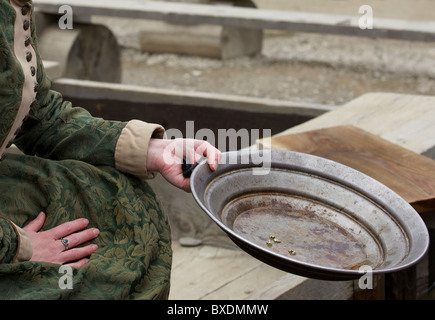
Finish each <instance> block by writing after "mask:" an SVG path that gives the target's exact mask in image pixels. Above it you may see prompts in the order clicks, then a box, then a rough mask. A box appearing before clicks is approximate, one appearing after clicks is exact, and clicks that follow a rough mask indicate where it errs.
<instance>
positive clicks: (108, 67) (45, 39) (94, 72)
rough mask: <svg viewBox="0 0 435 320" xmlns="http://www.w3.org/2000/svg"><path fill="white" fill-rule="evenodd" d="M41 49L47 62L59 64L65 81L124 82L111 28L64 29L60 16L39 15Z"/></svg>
mask: <svg viewBox="0 0 435 320" xmlns="http://www.w3.org/2000/svg"><path fill="white" fill-rule="evenodd" d="M35 19H36V23H37V32H38V46H39V51H40V53H41V56H42V57H43V58H44V59H45V60H49V61H55V62H58V63H59V68H60V70H61V71H60V75H61V76H62V77H67V78H74V79H81V80H93V81H103V82H120V81H121V73H122V70H121V52H120V48H119V45H118V42H117V39H116V37H115V35H114V34H113V33H112V31H110V30H109V29H108V28H107V27H105V26H102V25H95V24H86V23H74V24H73V29H60V28H59V26H58V17H57V16H56V15H46V14H38V15H35Z"/></svg>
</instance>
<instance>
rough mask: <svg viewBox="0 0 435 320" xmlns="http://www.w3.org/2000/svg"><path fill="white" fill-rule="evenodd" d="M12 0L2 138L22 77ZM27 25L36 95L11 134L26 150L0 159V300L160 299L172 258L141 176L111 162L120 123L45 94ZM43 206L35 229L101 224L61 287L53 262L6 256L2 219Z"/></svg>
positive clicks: (0, 95)
mask: <svg viewBox="0 0 435 320" xmlns="http://www.w3.org/2000/svg"><path fill="white" fill-rule="evenodd" d="M11 1H13V0H0V140H1V143H3V144H4V143H5V139H6V136H7V134H8V132H10V128H11V126H12V123H13V121H14V119H15V118H16V115H17V112H18V109H19V106H20V104H21V100H22V92H23V83H24V75H23V67H22V65H21V64H20V63H19V62H18V60H17V56H16V54H15V53H14V41H16V40H15V36H14V23H15V19H16V15H17V12H16V11H14V9H13V8H12V6H11ZM14 2H15V3H18V4H20V3H21V4H25V3H26V2H27V1H18V0H15V1H14ZM29 3H30V2H29ZM30 4H31V3H30ZM29 28H30V30H31V35H32V36H31V38H30V39H26V41H28V42H29V43H26V45H29V44H30V46H32V48H33V49H34V52H36V57H33V59H36V60H35V61H36V63H37V68H36V70H37V72H36V74H35V75H34V77H35V79H36V82H35V88H34V89H35V94H36V96H35V99H34V101H33V103H32V104H31V106H30V110H29V112H28V115H27V117H26V119H25V121H24V122H23V123H22V125H21V126H20V131H19V132H18V133H17V135H16V136H15V138H14V140H13V143H14V144H15V145H17V146H18V147H19V148H20V149H21V150H22V151H23V153H25V155H17V154H10V153H6V154H5V155H4V156H3V159H2V161H1V162H0V216H1V218H0V299H166V298H167V297H168V294H169V283H170V271H171V256H172V251H171V236H170V228H169V224H168V219H167V217H166V215H165V214H164V212H163V210H162V207H161V205H160V204H159V202H158V200H157V199H156V196H155V194H154V193H153V191H152V190H151V188H150V187H149V186H148V184H147V183H146V182H145V180H140V179H138V178H135V177H134V176H132V175H128V174H125V173H122V172H120V171H118V170H116V169H115V165H114V150H115V146H116V142H117V139H118V137H119V135H120V133H121V130H122V129H123V128H124V127H125V125H126V123H123V122H116V121H106V120H103V119H99V118H94V117H92V116H91V115H90V114H89V113H88V112H87V111H85V110H84V109H82V108H78V107H73V106H72V105H71V103H69V102H66V101H64V100H63V99H62V96H61V94H60V93H58V92H54V91H52V90H50V81H49V79H48V78H47V76H46V75H45V73H44V69H43V66H42V60H41V58H40V57H39V54H38V50H37V39H36V36H35V30H34V24H33V22H32V21H31V22H30V26H29ZM16 31H17V30H15V32H16ZM32 72H33V70H32ZM41 211H43V212H45V213H46V215H47V218H46V221H45V224H44V227H43V230H46V229H51V228H53V227H55V226H57V225H59V224H62V223H64V222H67V221H71V220H73V219H77V218H80V217H84V218H87V219H89V221H90V223H89V227H96V228H98V229H99V230H100V234H99V236H98V237H97V238H96V239H94V240H93V241H92V243H95V244H97V245H98V250H97V251H96V252H95V253H94V254H92V255H91V256H90V260H89V262H88V263H87V264H86V265H85V266H83V267H81V268H78V269H73V270H72V278H71V280H72V282H71V283H70V285H69V286H68V287H66V288H65V286H64V285H61V284H62V281H63V280H62V279H64V275H65V272H64V271H63V270H62V269H61V268H60V267H61V266H60V265H57V264H51V263H43V262H32V261H22V262H12V260H13V258H14V256H15V254H16V251H17V247H18V246H19V243H18V237H17V234H16V232H15V231H14V228H13V227H12V225H11V223H10V222H13V223H14V224H16V225H17V226H19V227H23V226H25V225H26V224H27V223H29V222H30V221H31V220H33V219H34V218H35V217H36V216H37V214H38V213H39V212H41Z"/></svg>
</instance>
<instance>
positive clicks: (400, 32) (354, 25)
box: [34, 0, 435, 41]
mask: <svg viewBox="0 0 435 320" xmlns="http://www.w3.org/2000/svg"><path fill="white" fill-rule="evenodd" d="M34 5H35V8H36V9H37V10H38V11H40V12H44V13H49V14H58V10H59V7H60V6H61V5H69V6H71V7H72V8H73V12H74V17H75V19H76V21H78V22H80V20H81V19H83V20H84V21H86V22H87V21H89V16H92V15H102V16H116V17H125V18H135V19H150V20H161V21H166V22H171V23H179V24H214V25H222V26H231V27H238V28H251V29H263V30H264V29H274V30H286V31H293V32H316V33H318V32H321V33H331V34H343V35H353V36H363V37H377V38H394V39H407V40H417V41H434V40H435V23H434V22H432V21H399V20H392V19H382V18H376V19H375V20H374V27H373V29H361V28H359V18H360V16H358V15H355V16H345V15H332V14H317V13H307V12H294V11H282V10H266V9H254V8H241V7H230V6H225V5H209V4H205V5H204V4H187V3H169V2H164V3H162V2H157V1H140V2H139V1H132V0H124V1H107V0H96V1H87V0H34Z"/></svg>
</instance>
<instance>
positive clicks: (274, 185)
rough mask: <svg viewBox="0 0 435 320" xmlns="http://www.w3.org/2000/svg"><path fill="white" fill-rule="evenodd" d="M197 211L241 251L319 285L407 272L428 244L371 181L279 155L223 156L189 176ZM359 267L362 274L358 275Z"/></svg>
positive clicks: (327, 164)
mask: <svg viewBox="0 0 435 320" xmlns="http://www.w3.org/2000/svg"><path fill="white" fill-rule="evenodd" d="M191 188H192V193H193V196H194V198H195V200H196V201H197V203H198V204H199V206H200V207H201V208H202V209H203V210H204V211H205V212H206V213H207V214H208V216H209V217H210V218H211V219H212V220H213V221H214V222H215V223H216V224H217V225H218V226H219V227H220V228H222V229H223V230H224V231H225V232H226V233H227V235H228V236H229V237H230V238H231V239H232V240H233V241H234V243H236V244H237V245H238V246H239V247H240V248H242V249H243V250H244V251H246V252H247V253H249V254H251V255H252V256H254V257H255V258H257V259H259V260H261V261H263V262H265V263H267V264H269V265H271V266H274V267H276V268H279V269H281V270H284V271H287V272H290V273H294V274H298V275H301V276H304V277H310V278H317V279H324V280H350V279H356V278H359V277H361V273H362V271H361V270H363V272H364V273H365V272H367V271H368V270H369V271H371V272H372V273H373V274H381V273H389V272H395V271H399V270H402V269H405V268H408V267H410V266H411V265H413V264H415V263H416V262H417V261H418V260H419V259H421V258H422V256H423V255H424V253H425V252H426V251H427V249H428V246H429V234H428V231H427V228H426V226H425V224H424V222H423V220H422V219H421V218H420V216H419V214H418V213H417V212H416V211H415V210H414V209H413V208H412V207H411V206H410V205H409V204H408V203H407V202H406V201H405V200H404V199H403V198H401V197H400V196H399V195H397V194H396V193H395V192H393V191H392V190H391V189H389V188H387V187H386V186H384V185H383V184H381V183H380V182H378V181H376V180H374V179H372V178H370V177H369V176H367V175H365V174H363V173H361V172H359V171H356V170H354V169H352V168H350V167H347V166H344V165H342V164H339V163H337V162H334V161H330V160H327V159H324V158H320V157H317V156H313V155H309V154H303V153H298V152H292V151H284V150H263V151H237V152H228V153H224V154H223V157H222V161H221V163H220V165H219V168H218V170H216V171H215V172H212V171H211V170H210V169H209V166H208V165H207V163H206V162H205V161H204V162H202V163H200V164H199V165H198V167H197V168H196V169H195V170H194V171H193V173H192V176H191ZM361 268H363V269H361Z"/></svg>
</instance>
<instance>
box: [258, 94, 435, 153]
mask: <svg viewBox="0 0 435 320" xmlns="http://www.w3.org/2000/svg"><path fill="white" fill-rule="evenodd" d="M338 125H353V126H355V127H358V128H361V129H363V130H365V131H367V132H370V133H372V134H375V135H377V136H379V137H381V138H383V139H385V140H387V141H390V142H392V143H395V144H397V145H399V146H401V147H404V148H406V149H408V150H411V151H414V152H416V153H419V154H422V153H424V152H426V151H427V150H429V149H431V148H433V147H434V146H435V97H431V96H421V95H406V94H394V93H368V94H365V95H363V96H361V97H359V98H357V99H354V100H352V101H350V102H349V103H347V104H345V105H343V106H341V107H338V108H336V109H335V110H332V111H330V112H327V113H324V114H323V115H321V116H319V117H316V118H314V119H312V120H309V121H307V122H305V123H303V124H300V125H298V126H295V127H292V128H290V129H288V130H285V131H283V132H281V133H280V134H278V135H277V136H279V135H287V134H292V133H298V132H304V131H308V130H316V129H321V128H329V127H333V126H338ZM258 143H259V145H262V146H263V147H265V148H273V145H271V144H270V142H269V141H267V140H264V141H259V142H258Z"/></svg>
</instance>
